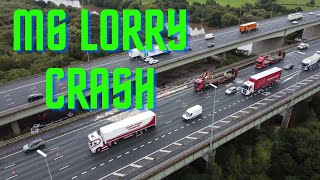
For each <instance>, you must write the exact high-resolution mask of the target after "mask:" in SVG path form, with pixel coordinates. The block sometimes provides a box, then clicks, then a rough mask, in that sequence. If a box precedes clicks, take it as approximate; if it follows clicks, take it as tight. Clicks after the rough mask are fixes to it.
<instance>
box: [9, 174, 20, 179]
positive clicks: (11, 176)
mask: <svg viewBox="0 0 320 180" xmlns="http://www.w3.org/2000/svg"><path fill="white" fill-rule="evenodd" d="M17 176H18V175H17V174H16V175H14V176H11V177H9V178H7V179H6V180H9V179H12V178H14V177H17Z"/></svg>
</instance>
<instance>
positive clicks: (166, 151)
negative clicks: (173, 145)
mask: <svg viewBox="0 0 320 180" xmlns="http://www.w3.org/2000/svg"><path fill="white" fill-rule="evenodd" d="M159 152H164V153H170V152H171V151H168V150H164V149H160V150H159Z"/></svg>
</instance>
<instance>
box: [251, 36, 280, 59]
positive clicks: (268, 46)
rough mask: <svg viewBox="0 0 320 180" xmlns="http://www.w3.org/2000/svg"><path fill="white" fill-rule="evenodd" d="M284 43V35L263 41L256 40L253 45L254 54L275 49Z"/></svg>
mask: <svg viewBox="0 0 320 180" xmlns="http://www.w3.org/2000/svg"><path fill="white" fill-rule="evenodd" d="M283 44H284V37H277V38H272V39H266V40H263V41H259V42H255V43H253V45H252V53H253V54H257V55H259V54H262V53H265V52H269V51H272V50H274V49H278V48H281V47H282V46H283Z"/></svg>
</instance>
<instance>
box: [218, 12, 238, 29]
mask: <svg viewBox="0 0 320 180" xmlns="http://www.w3.org/2000/svg"><path fill="white" fill-rule="evenodd" d="M238 22H239V17H237V16H236V15H235V14H233V13H225V14H223V15H222V17H221V23H222V27H227V26H232V25H235V24H237V23H238Z"/></svg>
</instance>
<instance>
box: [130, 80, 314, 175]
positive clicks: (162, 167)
mask: <svg viewBox="0 0 320 180" xmlns="http://www.w3.org/2000/svg"><path fill="white" fill-rule="evenodd" d="M319 87H320V82H317V83H315V84H313V85H311V86H309V87H306V88H304V89H302V90H300V91H298V92H296V94H295V95H290V96H288V97H286V98H285V99H283V100H281V101H279V102H276V103H275V104H274V105H272V106H268V107H267V108H265V109H262V110H259V113H255V114H253V115H251V116H249V117H247V118H245V119H244V120H242V121H240V122H239V123H237V124H235V125H234V126H231V127H228V128H226V129H225V130H223V131H221V132H219V133H217V134H215V135H214V136H213V142H216V141H219V140H221V139H223V138H226V137H227V136H228V135H229V134H230V133H232V132H236V131H238V130H240V129H242V128H244V127H246V126H247V125H249V124H251V123H252V122H254V121H255V120H256V119H258V118H260V117H263V116H265V115H268V114H269V113H271V112H272V111H273V110H274V109H277V108H279V107H282V106H285V105H287V106H289V107H290V106H291V105H292V104H288V103H290V102H291V99H292V97H293V99H297V98H298V97H300V96H303V95H304V94H305V93H307V92H309V91H312V90H314V89H317V88H319ZM289 107H287V108H289ZM210 140H211V138H210V137H209V138H207V139H206V140H203V141H201V142H200V143H198V144H196V145H194V146H192V147H190V148H188V149H186V150H184V151H183V152H181V153H179V154H177V155H175V156H173V157H171V158H169V159H168V160H165V161H163V162H161V163H158V164H157V165H156V166H154V167H152V168H150V169H148V170H146V171H144V172H143V173H141V174H139V175H136V176H135V177H134V178H132V179H134V180H139V179H149V178H151V177H152V176H153V175H155V174H158V173H160V172H162V171H164V170H165V169H166V168H167V167H170V166H172V165H174V164H176V163H178V162H180V161H182V160H183V159H186V158H187V157H189V156H191V155H193V154H195V153H197V152H199V151H200V150H202V149H204V148H206V147H208V146H209V144H210Z"/></svg>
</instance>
